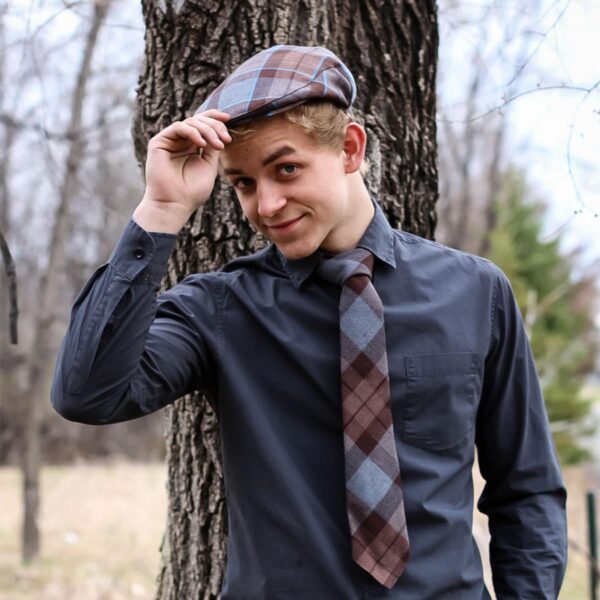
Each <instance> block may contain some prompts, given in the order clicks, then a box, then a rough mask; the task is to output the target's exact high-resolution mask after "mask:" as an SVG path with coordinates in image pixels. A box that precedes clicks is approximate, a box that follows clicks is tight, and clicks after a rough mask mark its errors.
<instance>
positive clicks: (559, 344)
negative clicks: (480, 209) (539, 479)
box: [489, 170, 598, 463]
mask: <svg viewBox="0 0 600 600" xmlns="http://www.w3.org/2000/svg"><path fill="white" fill-rule="evenodd" d="M497 211H498V221H497V224H496V227H495V228H494V230H493V231H492V234H491V236H490V240H491V247H490V253H489V258H490V259H491V260H492V261H494V262H495V263H496V264H497V265H498V266H499V267H500V268H502V269H503V270H504V272H505V273H506V274H507V275H508V277H509V279H510V281H511V284H512V286H513V290H514V292H515V296H516V298H517V302H518V304H519V308H520V309H521V312H522V314H523V318H524V321H525V326H526V328H527V331H528V335H529V338H530V342H531V346H532V350H533V353H534V356H535V358H536V363H537V367H538V371H539V375H540V382H541V385H542V389H543V392H544V398H545V401H546V407H547V409H548V416H549V418H550V421H551V423H553V431H554V438H555V441H556V445H557V448H558V452H559V455H560V458H561V460H562V462H563V463H575V462H578V461H580V460H582V459H584V458H585V457H586V456H587V452H586V451H585V449H584V448H582V447H581V445H580V443H579V442H578V439H577V438H578V437H579V436H581V435H582V434H584V433H586V432H588V431H587V429H586V427H587V426H586V422H587V420H586V417H587V416H588V414H589V411H590V408H591V402H590V401H589V400H588V399H586V398H585V397H584V396H583V394H582V387H583V384H584V382H585V377H586V376H587V375H588V374H590V373H592V372H593V370H594V364H595V357H596V355H597V352H598V348H597V343H596V340H595V338H594V336H593V335H592V332H593V329H594V327H593V321H594V310H595V301H596V300H597V291H596V290H595V287H594V283H593V279H592V278H591V277H584V278H581V279H579V280H577V279H576V278H575V268H574V258H575V256H573V255H571V256H569V257H566V256H564V255H563V254H562V253H561V251H560V242H561V240H560V237H556V238H554V239H551V240H545V239H544V238H543V235H542V226H543V218H544V205H543V203H541V202H539V201H535V200H531V199H530V192H529V190H528V188H527V185H526V183H525V180H524V177H523V175H522V174H521V173H520V172H519V171H516V170H513V171H510V172H508V173H506V174H505V175H504V179H503V184H502V189H501V192H500V197H499V199H498V202H497Z"/></svg>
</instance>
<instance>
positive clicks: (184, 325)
mask: <svg viewBox="0 0 600 600" xmlns="http://www.w3.org/2000/svg"><path fill="white" fill-rule="evenodd" d="M175 240H176V236H175V235H171V234H160V233H148V232H146V231H145V230H144V229H142V228H141V227H140V226H138V225H137V224H136V223H135V222H134V221H133V220H130V222H129V224H128V225H127V227H126V228H125V231H124V233H123V235H122V236H121V239H120V240H119V242H118V244H117V246H116V248H115V249H114V251H113V253H112V255H111V257H110V258H109V261H108V263H106V264H105V265H102V266H101V267H100V268H99V269H98V270H97V271H96V272H95V273H94V274H93V275H92V277H91V279H90V280H89V281H88V282H87V283H86V285H85V286H84V288H83V289H82V290H81V292H80V293H79V295H78V297H77V298H76V300H75V303H74V305H73V309H72V312H71V318H70V323H69V327H68V329H67V332H66V335H65V337H64V339H63V342H62V345H61V348H60V351H59V354H58V357H57V361H56V366H55V370H54V378H53V383H52V390H51V404H52V406H53V407H54V408H55V410H56V411H57V412H58V413H59V414H61V415H62V416H63V417H65V418H66V419H69V420H72V421H77V422H80V423H87V424H92V425H101V424H108V423H118V422H120V421H126V420H130V419H135V418H138V417H141V416H143V415H146V414H149V413H151V412H154V411H156V410H158V409H160V408H162V407H164V406H165V405H167V404H169V403H171V402H173V401H175V400H176V399H177V398H179V397H181V396H183V395H184V394H186V393H188V392H190V391H192V390H193V389H200V388H204V387H207V386H209V385H210V381H211V374H212V372H213V369H212V358H211V356H212V355H211V351H210V340H209V337H210V336H211V331H212V330H214V323H215V321H216V305H215V301H214V295H213V293H212V290H211V289H210V284H209V282H208V278H206V277H204V278H203V277H202V276H193V277H190V278H188V279H186V280H184V281H183V282H182V283H180V284H178V285H177V286H175V287H174V288H172V289H171V290H169V291H168V292H165V293H164V294H161V295H160V297H159V298H158V299H157V292H158V289H159V286H160V280H161V278H162V276H163V274H164V272H165V270H166V265H167V261H168V258H169V255H170V253H171V251H172V250H173V247H174V245H175Z"/></svg>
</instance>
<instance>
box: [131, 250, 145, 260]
mask: <svg viewBox="0 0 600 600" xmlns="http://www.w3.org/2000/svg"><path fill="white" fill-rule="evenodd" d="M133 255H134V256H135V257H136V258H137V259H138V260H141V259H142V258H144V256H145V252H144V251H143V250H142V249H141V248H136V249H135V250H134V251H133Z"/></svg>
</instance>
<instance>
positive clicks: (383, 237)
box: [275, 200, 396, 288]
mask: <svg viewBox="0 0 600 600" xmlns="http://www.w3.org/2000/svg"><path fill="white" fill-rule="evenodd" d="M373 205H374V206H375V215H374V216H373V219H372V220H371V223H369V226H368V227H367V230H366V231H365V233H364V235H363V236H362V238H361V239H360V241H359V242H358V244H357V245H356V246H357V247H358V248H365V249H366V250H369V251H370V252H372V253H373V255H374V256H375V257H376V258H378V259H379V260H381V261H383V262H384V263H386V264H388V265H390V267H393V268H396V258H395V256H394V231H393V229H392V227H391V225H390V224H389V222H388V220H387V218H386V217H385V215H384V214H383V211H382V210H381V208H380V207H379V204H378V203H377V202H375V201H374V200H373ZM275 252H276V254H277V256H278V258H279V261H280V263H281V265H282V267H283V268H284V270H285V271H286V273H287V274H288V276H289V278H290V280H291V282H292V283H293V285H294V287H296V288H299V287H300V286H301V285H302V284H303V283H304V281H305V280H306V279H308V277H310V276H311V275H312V273H313V271H314V270H315V269H316V268H317V266H318V264H319V261H320V260H321V256H322V255H323V251H322V250H317V251H316V252H314V253H313V254H311V255H310V256H306V257H305V258H300V259H298V260H290V259H288V258H286V257H285V256H284V255H283V254H281V252H280V251H279V249H278V248H277V247H275Z"/></svg>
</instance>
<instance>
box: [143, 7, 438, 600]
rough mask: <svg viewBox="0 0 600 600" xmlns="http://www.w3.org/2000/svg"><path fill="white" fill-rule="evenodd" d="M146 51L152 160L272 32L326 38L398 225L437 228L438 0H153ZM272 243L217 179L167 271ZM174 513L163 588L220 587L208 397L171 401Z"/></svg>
mask: <svg viewBox="0 0 600 600" xmlns="http://www.w3.org/2000/svg"><path fill="white" fill-rule="evenodd" d="M142 5H143V12H144V19H145V23H146V28H147V29H146V57H145V58H146V60H145V68H144V72H143V75H142V77H141V79H140V86H139V89H138V98H137V113H136V117H135V123H134V139H135V144H136V155H137V158H138V160H139V162H140V164H143V162H144V160H145V154H146V146H147V143H148V139H149V138H150V137H151V136H152V135H154V134H155V133H156V132H158V131H159V130H160V129H161V128H163V127H165V126H167V125H168V124H170V123H171V122H173V121H175V120H178V119H183V118H186V117H187V116H189V115H191V114H193V112H194V110H195V109H196V108H197V107H198V106H199V105H200V103H201V102H202V100H203V99H204V97H205V96H206V95H207V94H208V93H209V92H210V91H211V90H212V89H213V88H214V87H216V86H217V85H218V83H220V82H221V80H222V79H223V78H224V77H225V76H226V75H227V74H228V73H230V72H231V71H232V70H233V69H234V68H235V67H236V66H237V65H239V64H240V63H241V62H243V61H244V60H246V59H247V58H249V57H250V56H252V55H253V54H255V53H256V52H258V51H259V50H261V49H263V48H267V47H269V46H271V45H273V44H279V43H288V44H300V45H323V46H326V47H328V48H330V49H331V50H332V51H334V52H335V53H336V54H338V55H339V56H340V58H342V60H344V62H345V63H346V64H347V65H348V67H349V68H350V70H351V71H352V72H353V74H354V75H355V77H356V81H357V86H358V98H357V102H356V111H355V112H356V114H357V115H358V116H359V117H362V118H363V119H364V122H365V125H366V129H367V133H368V136H369V144H368V149H367V156H368V160H369V162H370V165H371V166H370V170H369V174H368V176H367V184H368V187H369V189H370V191H371V192H372V194H373V195H374V196H375V197H377V198H378V199H379V201H380V203H381V205H382V207H383V209H384V212H385V213H386V215H387V216H388V218H389V220H390V222H391V223H392V225H393V226H395V227H397V226H402V228H403V229H406V230H409V231H412V232H415V233H418V234H420V235H422V236H424V237H429V238H431V237H433V232H434V228H435V223H436V216H435V202H436V200H437V168H436V122H435V78H436V63H437V47H438V33H437V20H436V6H435V2H434V1H433V0H424V1H421V2H416V0H396V1H393V2H389V1H385V0H379V1H376V0H368V1H359V0H338V1H337V2H336V3H333V2H317V1H316V0H303V1H292V0H287V1H285V2H283V1H282V2H278V3H271V2H264V1H261V0H251V1H250V0H246V1H245V2H236V1H231V2H227V3H215V2H195V1H193V0H187V1H185V0H180V1H178V2H175V1H173V0H171V1H169V0H142ZM263 244H264V240H263V239H261V238H260V237H259V236H258V235H256V233H255V232H254V231H253V230H252V228H251V227H250V226H249V225H248V224H247V223H246V222H245V220H244V218H243V216H242V212H241V210H240V208H239V206H238V204H237V201H236V199H235V195H234V194H233V193H232V192H231V191H229V190H228V189H225V188H224V187H222V186H220V185H219V182H217V185H216V187H215V191H214V193H213V196H212V198H211V199H210V200H209V202H208V203H207V204H206V206H205V207H204V208H203V210H202V211H201V212H200V213H199V214H197V215H196V216H195V218H194V219H192V221H191V222H190V223H189V224H188V226H186V227H185V228H184V230H183V231H182V232H181V234H180V236H179V240H178V244H177V248H176V250H175V252H174V255H173V256H172V258H171V262H170V267H169V273H168V277H167V281H166V284H167V286H171V285H173V284H175V283H176V282H177V281H179V280H181V279H182V278H183V277H184V276H185V275H187V274H188V273H192V272H204V271H210V270H215V269H217V268H219V267H221V266H222V265H223V264H224V263H225V262H226V261H228V260H230V259H232V258H234V257H236V256H239V255H242V254H248V253H250V252H253V251H255V250H257V249H258V248H260V247H261V246H262V245H263ZM167 411H168V428H167V460H168V470H169V479H168V492H169V512H168V523H167V531H166V533H165V536H164V539H163V543H162V547H161V551H162V565H161V570H160V574H159V579H158V591H157V598H159V599H160V600H167V599H168V600H175V599H180V598H189V599H192V598H203V599H212V598H217V597H218V595H219V591H220V587H221V582H222V576H223V567H224V562H225V558H226V548H225V543H226V533H227V517H226V505H225V495H224V490H223V487H222V477H221V466H220V451H219V448H220V440H219V435H218V424H217V422H216V418H215V415H214V413H213V412H212V410H211V409H210V407H209V406H208V404H207V402H206V401H205V399H203V398H201V397H199V396H195V395H193V396H190V397H185V398H183V399H181V400H179V401H178V402H177V403H176V404H175V405H174V406H171V407H169V408H168V409H167Z"/></svg>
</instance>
